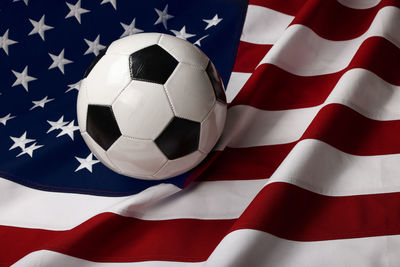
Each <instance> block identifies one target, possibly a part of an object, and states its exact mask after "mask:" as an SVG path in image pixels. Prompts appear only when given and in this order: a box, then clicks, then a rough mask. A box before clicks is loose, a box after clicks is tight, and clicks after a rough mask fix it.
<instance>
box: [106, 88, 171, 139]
mask: <svg viewBox="0 0 400 267" xmlns="http://www.w3.org/2000/svg"><path fill="white" fill-rule="evenodd" d="M112 109H113V111H114V115H115V118H116V120H117V122H118V125H119V128H120V130H121V133H122V134H123V135H125V136H129V137H134V138H139V139H151V140H154V139H155V138H156V137H157V136H158V135H159V134H160V133H161V131H162V130H163V129H164V128H165V127H166V126H167V124H168V123H169V122H170V121H171V120H172V118H173V117H174V114H173V112H172V109H171V106H170V103H169V101H168V98H167V95H166V94H165V91H164V87H163V86H162V85H160V84H155V83H149V82H142V81H132V82H131V83H130V84H129V85H128V86H127V87H126V88H125V89H124V90H123V91H122V93H121V94H120V95H119V96H118V98H117V99H116V100H115V102H114V103H113V105H112Z"/></svg>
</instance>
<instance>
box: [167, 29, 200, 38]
mask: <svg viewBox="0 0 400 267" xmlns="http://www.w3.org/2000/svg"><path fill="white" fill-rule="evenodd" d="M171 32H173V33H174V34H175V36H176V37H178V38H181V39H183V40H187V39H188V38H190V37H193V36H196V34H190V33H186V26H183V28H182V29H181V30H180V31H175V30H171Z"/></svg>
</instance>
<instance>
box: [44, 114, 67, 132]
mask: <svg viewBox="0 0 400 267" xmlns="http://www.w3.org/2000/svg"><path fill="white" fill-rule="evenodd" d="M47 122H48V123H49V124H50V125H51V127H50V129H49V130H48V131H47V133H49V132H51V131H54V130H58V129H61V127H63V126H64V125H65V124H67V123H68V122H67V121H64V116H61V118H59V119H58V121H47Z"/></svg>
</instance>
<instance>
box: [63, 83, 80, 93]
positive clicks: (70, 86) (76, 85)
mask: <svg viewBox="0 0 400 267" xmlns="http://www.w3.org/2000/svg"><path fill="white" fill-rule="evenodd" d="M81 83H82V80H80V81H78V82H76V83H74V84H68V87H69V88H68V89H67V91H65V92H66V93H68V92H69V91H72V90H74V89H75V90H77V91H79V89H80V88H81Z"/></svg>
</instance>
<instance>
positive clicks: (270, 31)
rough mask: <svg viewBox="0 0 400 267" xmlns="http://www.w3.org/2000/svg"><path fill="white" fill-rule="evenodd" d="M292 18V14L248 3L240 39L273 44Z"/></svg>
mask: <svg viewBox="0 0 400 267" xmlns="http://www.w3.org/2000/svg"><path fill="white" fill-rule="evenodd" d="M293 19H294V17H293V16H289V15H286V14H283V13H281V12H278V11H275V10H272V9H269V8H265V7H261V6H255V5H249V6H248V8H247V14H246V20H245V22H244V26H243V30H242V36H241V37H240V40H241V41H245V42H249V43H255V44H274V43H275V42H276V41H277V40H278V39H279V37H281V35H282V34H283V32H284V31H285V29H286V27H287V26H289V24H290V22H292V20H293Z"/></svg>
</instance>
